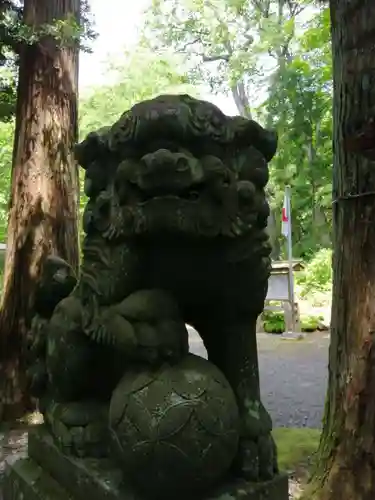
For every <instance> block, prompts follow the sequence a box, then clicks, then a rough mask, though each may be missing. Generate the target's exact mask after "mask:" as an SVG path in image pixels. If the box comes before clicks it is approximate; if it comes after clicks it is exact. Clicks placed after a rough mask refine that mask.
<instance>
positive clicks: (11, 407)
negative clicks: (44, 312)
mask: <svg viewBox="0 0 375 500" xmlns="http://www.w3.org/2000/svg"><path fill="white" fill-rule="evenodd" d="M79 12H80V0H25V2H24V22H25V23H26V24H28V25H30V26H32V27H35V28H37V27H40V26H41V25H44V24H51V23H52V22H53V20H57V19H65V18H66V17H67V15H69V14H70V15H74V16H75V18H76V19H77V20H79ZM77 86H78V49H77V47H73V46H72V47H70V48H68V47H65V48H61V47H59V46H58V43H56V41H54V40H53V39H52V38H50V37H45V38H43V39H41V40H40V41H39V42H38V43H36V44H34V45H26V46H24V47H23V48H22V52H21V54H20V70H19V85H18V102H17V111H16V131H15V141H14V150H13V165H12V186H11V196H10V204H9V208H10V213H9V220H8V235H7V252H6V261H5V275H4V291H3V297H2V308H1V312H0V419H8V418H14V417H17V416H19V415H21V414H22V413H23V412H24V411H27V410H29V409H32V402H31V401H30V398H29V395H28V393H27V380H26V376H25V367H26V345H27V343H26V339H27V333H28V329H29V324H30V312H31V310H32V305H33V292H34V287H35V283H36V281H37V279H38V273H39V270H40V265H41V262H42V260H43V257H44V256H45V255H46V254H47V253H54V254H56V255H59V256H61V257H62V258H64V259H66V260H68V261H69V262H70V263H71V264H72V265H73V267H74V268H78V262H79V247H78V226H77V206H78V172H77V166H76V164H75V161H74V159H73V155H72V146H73V144H74V143H75V142H76V139H77Z"/></svg>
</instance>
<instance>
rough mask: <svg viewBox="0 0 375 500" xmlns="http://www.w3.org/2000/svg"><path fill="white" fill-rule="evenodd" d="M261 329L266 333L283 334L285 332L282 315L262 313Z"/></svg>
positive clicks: (275, 312) (277, 312)
mask: <svg viewBox="0 0 375 500" xmlns="http://www.w3.org/2000/svg"><path fill="white" fill-rule="evenodd" d="M262 319H263V329H264V331H265V332H266V333H283V332H284V331H285V321H284V313H283V312H281V311H280V312H279V311H264V313H263V315H262Z"/></svg>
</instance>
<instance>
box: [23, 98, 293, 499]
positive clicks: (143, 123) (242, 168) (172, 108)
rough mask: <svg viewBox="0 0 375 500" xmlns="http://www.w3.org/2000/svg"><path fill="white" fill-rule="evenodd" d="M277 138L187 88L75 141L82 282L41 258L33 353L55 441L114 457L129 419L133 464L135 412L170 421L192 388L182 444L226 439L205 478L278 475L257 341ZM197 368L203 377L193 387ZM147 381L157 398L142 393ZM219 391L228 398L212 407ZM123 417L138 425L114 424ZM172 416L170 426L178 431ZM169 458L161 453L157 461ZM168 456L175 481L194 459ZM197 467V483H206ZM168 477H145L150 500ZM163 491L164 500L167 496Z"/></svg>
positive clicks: (36, 384) (34, 375)
mask: <svg viewBox="0 0 375 500" xmlns="http://www.w3.org/2000/svg"><path fill="white" fill-rule="evenodd" d="M276 146H277V138H276V136H275V134H274V133H272V132H268V131H266V130H264V129H263V128H262V127H261V126H260V125H258V124H257V123H255V122H254V121H251V120H247V119H245V118H241V117H227V116H225V115H224V114H223V113H222V112H221V111H220V110H219V109H218V108H217V107H215V106H214V105H212V104H210V103H208V102H205V101H200V100H196V99H193V98H191V97H189V96H187V95H181V96H171V95H163V96H159V97H157V98H155V99H152V100H149V101H144V102H141V103H139V104H136V105H135V106H133V108H131V109H130V110H129V111H127V112H125V113H124V114H123V115H122V116H121V117H120V119H119V120H118V121H117V122H116V123H115V124H114V125H113V126H112V127H107V128H103V129H101V130H99V131H97V132H93V133H90V134H89V135H88V136H87V138H86V139H85V140H84V141H83V142H82V143H81V144H79V145H78V146H77V149H76V156H77V160H78V162H79V163H80V165H81V166H82V168H83V169H84V170H85V193H86V195H87V196H88V203H87V206H86V208H85V212H84V217H83V225H84V231H85V234H86V236H85V239H84V243H83V249H82V251H83V259H82V265H81V270H80V276H79V277H78V278H77V279H75V278H74V277H73V275H72V272H71V270H70V269H69V266H67V264H66V263H64V262H62V261H59V260H56V259H53V258H51V259H47V261H46V265H45V272H44V278H43V279H42V282H41V285H40V290H39V296H41V297H42V298H43V294H44V296H47V295H48V300H49V304H50V305H49V307H48V308H47V311H46V308H44V306H43V304H44V301H43V300H42V299H41V300H39V301H38V303H37V305H36V313H37V314H36V317H35V320H34V325H35V327H34V328H35V341H34V345H33V346H32V349H31V352H32V355H33V357H34V358H33V359H34V363H33V366H32V368H31V380H32V388H33V390H34V393H35V395H36V396H37V397H38V398H40V405H41V409H42V411H43V413H44V415H45V422H46V425H47V426H48V429H49V432H51V434H52V435H53V436H54V439H55V441H56V443H57V445H58V446H59V448H60V449H62V450H63V451H65V452H69V453H73V454H75V455H78V456H84V455H96V456H105V455H106V454H108V448H110V446H109V445H108V443H109V442H110V441H111V440H110V438H109V437H108V436H109V434H111V432H110V431H111V426H112V431H113V432H114V433H115V434H116V432H117V431H116V429H114V428H115V426H116V425H117V426H119V427H118V428H120V427H121V426H122V427H121V432H120V431H118V432H119V433H120V434H121V433H122V434H121V435H122V436H123V438H119V437H118V435H117V438H116V440H117V442H119V441H121V439H124V442H126V443H127V445H126V446H123V447H122V448H121V446H120V448H121V449H122V454H123V455H124V454H125V455H126V456H127V460H128V462H127V467H129V468H130V469H131V465H132V463H137V467H138V469H139V467H141V466H142V463H143V462H142V460H143V458H144V454H143V455H142V456H141V455H139V456H138V455H137V456H138V458H137V459H135V458H134V457H135V455H134V454H135V451H134V450H135V449H136V448H137V446H138V444H139V442H140V441H142V439H143V438H142V437H141V436H140V434H139V433H140V432H141V431H140V428H141V426H140V424H139V426H138V427H137V424H136V423H134V419H135V420H137V419H140V420H142V418H143V417H142V418H141V416H140V415H141V414H140V413H139V414H138V413H137V411H136V410H135V409H134V408H133V406H134V405H135V406H136V403H137V404H138V405H141V403H142V405H145V407H146V410H145V412H144V413H143V416H144V415H146V414H151V413H152V412H154V413H155V411H156V410H155V408H159V409H160V408H161V407H163V408H164V407H165V408H164V410H165V411H164V410H163V411H164V413H165V414H166V413H167V410H168V411H169V409H170V405H172V406H173V404H172V403H171V401H172V399H173V398H177V399H178V398H181V397H183V398H185V399H184V401H185V403H184V405H182V406H183V407H184V408H190V410H184V411H192V412H193V413H194V415H195V416H196V419H197V421H198V420H199V422H201V423H202V422H203V421H204V422H206V424H205V425H203V424H202V425H201V426H200V427H199V426H198V424H197V425H195V424H194V425H195V427H194V426H193V427H194V429H195V430H186V431H184V432H186V433H187V435H188V438H189V439H186V435H185V437H184V438H181V439H180V438H179V440H178V439H177V438H176V439H177V441H175V442H174V445H173V446H174V447H175V448H176V449H177V448H178V449H179V450H180V451H181V450H182V452H181V453H182V454H184V456H188V457H189V456H192V457H193V459H194V463H195V464H196V463H198V462H199V461H200V460H201V459H202V454H201V452H202V447H203V445H199V446H198V448H197V449H195V451H194V450H193V448H192V447H193V444H192V442H193V441H194V440H195V442H197V443H198V444H199V443H200V442H202V443H203V442H205V443H206V445H207V443H209V444H210V443H211V444H212V443H213V442H214V441H213V437H212V439H211V438H210V439H211V441H210V440H209V441H207V434H206V435H205V437H204V438H202V441H199V439H200V438H199V439H198V437H197V436H198V435H199V432H203V431H198V430H197V429H198V428H199V429H202V428H203V427H205V429H206V430H207V429H208V430H207V432H208V434H209V435H212V436H213V435H214V434H215V432H216V431H215V432H213V430H212V429H213V427H215V426H216V427H215V429H216V428H217V429H219V428H220V429H221V431H220V432H221V433H222V436H224V434H225V436H226V437H225V436H224V437H220V439H219V438H217V439H218V440H219V441H218V443H219V444H218V445H217V447H216V448H215V449H216V450H221V449H224V448H223V446H224V447H225V446H226V448H225V449H226V450H227V451H226V452H225V453H222V458H221V459H219V458H218V457H219V456H221V455H220V452H219V451H217V452H215V453H216V455H217V457H216V463H215V465H212V464H213V463H214V461H212V464H211V465H209V464H208V463H211V462H207V463H206V464H205V467H206V469H207V471H208V469H210V467H211V469H212V470H214V471H216V472H213V473H212V477H211V483H212V484H213V483H215V481H216V482H217V483H218V482H220V481H219V479H220V477H218V476H219V469H220V474H221V475H225V477H227V475H228V473H229V472H228V470H229V471H230V475H231V477H233V478H243V479H245V480H249V481H256V482H261V481H265V480H270V479H272V478H273V477H274V476H275V475H277V473H278V470H277V460H276V451H275V446H274V442H273V439H272V437H271V427H272V425H271V419H270V417H269V415H268V413H267V412H266V410H265V409H264V407H263V405H262V403H261V401H260V393H259V380H258V361H257V347H256V336H255V325H256V319H257V316H258V315H259V314H260V313H261V311H262V310H263V306H264V299H265V296H266V291H267V281H268V277H269V273H270V245H269V241H268V237H267V234H266V231H265V228H266V224H267V218H268V215H269V207H268V204H267V201H266V198H265V191H264V188H265V186H266V183H267V181H268V166H267V163H268V161H269V160H271V158H272V157H273V156H274V154H275V151H276ZM53 283H55V288H54V287H53V286H52V285H51V284H53ZM51 287H52V288H51ZM51 289H54V290H55V292H56V293H55V294H54V293H51V291H50V290H51ZM59 290H60V292H59ZM61 290H63V292H61ZM61 295H63V297H62V296H61ZM54 298H55V302H54V303H53V301H54ZM46 300H47V299H46ZM51 303H52V306H53V307H54V310H53V307H52V308H51ZM55 306H56V307H55ZM52 310H53V313H52ZM186 323H188V324H190V325H192V326H194V328H195V329H196V330H197V331H198V332H199V334H200V336H201V337H202V339H203V342H204V345H205V347H206V349H207V354H208V360H209V362H210V363H208V362H205V361H202V362H201V361H199V362H197V360H194V359H193V358H192V357H191V355H188V351H189V346H188V336H187V331H186V327H185V324H186ZM189 356H190V357H189ZM187 359H188V361H186V360H187ZM180 363H183V367H182V368H181V366H182V365H180ZM202 363H203V364H204V363H206V365H205V366H210V368H207V369H206V368H204V367H203V365H202ZM194 366H197V368H196V373H198V372H199V373H200V374H201V378H200V379H199V380H201V382H200V384H201V385H199V384H198V385H195V386H194V387H195V389H194V390H193V389H192V384H193V385H194V384H195V382H194V380H195V379H194V376H192V375H191V374H192V373H194V370H195V369H194ZM161 367H164V368H161ZM165 367H167V368H165ZM178 367H180V368H178ZM161 369H162V372H163V373H162V374H161V375H160V376H159V375H156V374H159V373H161V372H160V370H161ZM158 370H159V371H158ZM163 370H164V371H163ZM165 370H167V371H165ZM205 370H206V371H205ZM215 370H216V371H215ZM217 370H218V371H217ZM219 373H220V374H219ZM129 374H130V375H129ZM145 374H146V375H147V376H146V375H145ZM181 374H185V375H183V376H184V377H185V378H184V380H182V378H183V377H182V375H181ZM186 374H189V375H186ZM122 377H125V378H124V381H123V382H120V380H121V378H122ZM129 377H130V378H129ZM134 377H135V378H134ZM139 377H140V378H139ZM142 377H143V378H142ZM145 377H146V378H145ZM181 377H182V378H181ZM202 377H203V378H202ZM198 378H199V377H198ZM130 379H132V380H133V379H134V380H137V382H134V380H133V382H134V383H133V382H131V381H130ZM146 379H147V380H148V382H147V383H146V382H144V380H146ZM172 379H173V383H172V382H171V380H172ZM140 380H142V381H143V382H142V383H141V382H139V381H140ZM151 380H154V381H155V380H156V382H155V383H153V384H152V387H153V388H154V389H152V391H153V392H152V391H151V389H147V391H148V392H147V391H146V392H144V387H149V385H148V384H151ZM214 380H215V381H216V382H215V384H216V385H215V384H212V383H211V382H212V381H214ZM119 384H120V385H119ZM121 384H122V385H121ZM142 384H143V385H142ZM168 384H170V387H169V385H168ZM214 385H215V388H214ZM198 386H199V387H200V389H199V390H198ZM203 386H204V387H205V388H206V389H204V390H203V389H202V387H203ZM116 387H117V389H116V391H117V392H116V391H115V393H114V390H115V388H116ZM150 387H151V386H150ZM166 387H168V390H167V389H165V388H166ZM209 387H211V388H209ZM119 388H120V389H119ZM201 389H202V390H201ZM142 391H143V392H142ZM158 391H159V392H158ZM163 391H164V392H165V394H164V392H163ZM194 391H195V392H194ZM210 391H211V392H210ZM215 391H216V392H215ZM151 392H152V394H154V396H155V394H160V393H162V392H163V394H164V396H163V397H161V396H160V398H161V400H162V402H161V400H160V401H159V402H156V403H155V401H154V402H153V403H152V402H150V400H149V399H147V398H149V394H151ZM113 394H115V395H113ZM172 394H173V395H174V396H173V398H172V396H171V395H172ZM187 394H188V395H189V397H188V396H187ZM231 394H232V395H233V402H232V400H231ZM111 398H112V399H111ZM168 398H169V399H168ZM171 398H172V399H171ZM202 398H203V399H202ZM122 399H123V400H122ZM156 399H157V398H156ZM125 400H126V402H124V401H125ZM167 400H168V401H169V403H168V405H169V406H168V405H167V403H166V401H167ZM214 400H215V401H216V402H218V401H219V402H221V403H220V404H219V406H217V407H216V410H214V403H213V402H212V401H214ZM132 405H133V406H132ZM147 405H148V406H147ZM152 405H154V406H153V407H152V408H151V406H152ZM163 405H164V406H163ZM199 405H201V406H199ZM167 406H168V408H167ZM191 408H194V411H193V410H192V409H191ZM199 408H200V410H199ZM220 408H225V412H224V411H221V410H220ZM198 410H199V411H198ZM129 411H130V412H131V413H132V415H133V417H132V419H133V420H132V419H131V418H130V417H126V418H127V420H126V422H127V424H125V423H124V422H122V423H121V422H120V420H121V418H123V419H125V416H124V415H128V413H127V412H129ZM168 414H169V413H168ZM134 415H136V416H134ZM184 415H185V414H184ZM189 415H190V417H189V418H190V421H191V414H190V413H189ZM199 415H200V416H199ZM159 417H160V412H159V416H158V418H159ZM214 417H215V418H216V423H213V420H212V419H213V418H214ZM144 418H146V417H144ZM176 418H177V417H175V420H173V419H172V417H171V420H170V422H169V424H168V425H169V427H168V429H171V428H172V427H173V425H175V426H177V427H178V425H177V424H176V422H177V420H178V419H177V420H176ZM181 418H182V417H181ZM184 418H185V417H184ZM210 419H211V420H210ZM142 421H144V419H143V420H142ZM172 421H173V422H174V423H171V422H172ZM208 421H210V422H211V423H210V424H208V423H207V422H208ZM150 422H151V420H150ZM150 422H149V423H148V424H147V425H148V426H149V427H148V428H150V429H151V431H152V433H153V435H155V432H156V431H155V425H154V424H151V423H150ZM145 425H146V424H145ZM153 425H154V427H152V426H153ZM163 425H164V424H163ZM189 425H190V424H189ZM191 425H192V424H191ZM132 426H133V427H132ZM158 426H159V427H160V426H161V427H162V424H158ZM171 426H172V427H171ZM202 426H203V427H202ZM210 426H211V427H210ZM212 426H213V427H212ZM159 427H158V428H159ZM131 429H133V430H131ZM134 429H137V430H134ZM189 429H190V427H189ZM151 431H150V432H151ZM211 431H212V432H211ZM224 431H225V432H224ZM113 432H112V433H113ZM145 432H146V431H145ZM205 432H206V431H205ZM210 432H211V434H210ZM220 432H219V431H217V432H216V434H215V435H216V436H219V434H220ZM137 433H138V434H137ZM189 433H190V434H189ZM197 433H198V434H197ZM172 434H173V433H172V432H170V434H169V435H172ZM173 435H174V434H173ZM220 435H221V434H220ZM124 436H125V437H124ZM228 436H231V438H230V439H229V437H228ZM163 439H164V438H163ZM165 439H166V438H165ZM165 439H164V441H163V442H165ZM161 440H162V439H161V438H160V439H159V438H158V443H160V442H161ZM188 441H189V443H190V444H187V443H188ZM130 442H132V443H133V444H132V446H130V444H129V443H130ZM145 442H146V441H145V439H143V441H142V443H145ZM134 443H135V444H134ZM184 443H185V444H184ZM223 443H224V444H223ZM231 443H232V444H231ZM233 443H234V444H233ZM211 444H210V446H211ZM136 445H137V446H136ZM206 445H205V446H206ZM184 446H185V447H187V448H184ZM207 446H208V445H207ZM215 446H216V445H215ZM220 446H221V448H220ZM189 447H190V448H189ZM212 447H213V448H212V449H214V446H213V445H212ZM138 448H139V446H138ZM153 449H154V448H153ZM168 449H170V450H171V449H172V448H171V447H169V448H168ZM205 449H206V448H205ZM124 450H125V451H124ZM197 450H200V451H197ZM109 453H110V452H109ZM145 453H146V452H145ZM168 453H169V452H168ZM168 453H167V452H165V453H164V455H162V456H158V457H159V458H158V460H159V462H156V463H157V464H159V465H157V468H158V470H159V469H160V470H161V469H162V467H163V465H162V464H163V463H164V462H163V460H164V458H165V457H166V456H167V454H168ZM170 453H172V452H170ZM194 453H195V454H196V455H194ZM120 454H121V453H120ZM171 456H172V455H171ZM173 456H174V455H173ZM207 456H208V455H207ZM224 456H225V457H226V458H223V457H224ZM132 457H133V458H132ZM142 457H143V458H142ZM132 460H133V462H132ZM207 460H209V459H208V458H207ZM210 460H211V459H210ZM220 460H221V462H220ZM172 461H174V463H175V464H176V471H177V470H180V472H181V476H180V480H181V478H183V477H185V476H184V474H185V470H187V466H185V465H184V466H181V468H180V469H178V465H177V462H178V460H177V459H176V460H175V459H173V460H172ZM218 462H220V463H221V465H220V466H219V465H218ZM227 462H228V463H227ZM165 463H166V462H165ZM202 463H203V462H202ZM207 464H208V465H207ZM203 465H204V464H203ZM184 467H185V468H184ZM220 467H221V468H220ZM130 469H129V470H130ZM206 469H205V470H206ZM216 469H217V470H216ZM224 469H225V470H224ZM160 470H159V472H160ZM194 470H195V472H194V474H193V475H192V476H191V477H192V478H193V476H194V477H195V478H196V477H198V476H199V472H197V470H196V469H194ZM148 474H151V472H150V471H149V472H148ZM207 474H208V472H207ZM215 474H216V475H215ZM151 475H152V474H151ZM161 475H162V474H161V473H160V474H159V475H158V474H156V475H155V477H154V480H153V481H154V482H153V483H152V484H153V485H154V487H155V488H156V489H154V490H153V491H154V493H153V496H154V498H157V487H159V486H160V484H161V483H162V482H163V481H162V480H161V479H160V477H161ZM185 475H186V477H188V474H187V473H186V474H185ZM208 475H209V474H208ZM177 476H178V472H176V477H177ZM150 477H151V476H150ZM150 481H151V480H150ZM158 481H159V483H160V484H159V483H158ZM202 481H203V479H202ZM202 481H201V482H200V483H199V481H198V483H199V484H198V483H197V491H198V492H199V491H200V490H199V488H200V487H202V491H203V489H204V481H203V482H202ZM143 482H145V481H143ZM146 482H147V481H146ZM151 482H152V481H151ZM171 482H173V480H172V479H171V478H169V479H168V481H167V483H168V484H169V483H171ZM164 483H165V481H164ZM164 483H163V484H164ZM191 483H192V484H193V483H194V480H193V479H192V480H191ZM155 485H156V486H155ZM157 485H159V486H157ZM202 485H203V486H202ZM207 485H208V483H207ZM160 488H161V486H160ZM163 488H164V490H163V494H161V493H160V494H161V497H163V498H166V497H167V496H168V495H166V494H165V492H166V491H170V492H171V491H174V490H173V488H170V489H169V490H168V487H166V485H165V484H164V486H163ZM160 491H162V490H160ZM173 494H175V492H174V493H173ZM165 495H166V496H165ZM193 497H194V498H199V496H193ZM246 498H247V497H246ZM249 498H250V497H249ZM262 498H263V497H262ZM267 498H268V497H267ZM275 498H276V497H275ZM277 498H278V499H281V498H282V495H279V496H278V497H277ZM283 498H284V497H283ZM286 498H287V497H286Z"/></svg>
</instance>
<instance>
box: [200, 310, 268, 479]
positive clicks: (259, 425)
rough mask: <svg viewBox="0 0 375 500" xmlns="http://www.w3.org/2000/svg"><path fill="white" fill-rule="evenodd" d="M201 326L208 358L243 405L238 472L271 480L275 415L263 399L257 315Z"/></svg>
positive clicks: (241, 408)
mask: <svg viewBox="0 0 375 500" xmlns="http://www.w3.org/2000/svg"><path fill="white" fill-rule="evenodd" d="M197 326H198V325H197ZM198 328H199V333H200V334H201V336H202V338H203V341H204V344H205V347H206V349H207V353H208V359H209V360H210V361H211V362H212V363H214V364H215V365H216V366H217V367H218V368H220V369H221V371H222V372H223V373H224V375H225V376H226V378H227V380H228V381H229V383H230V384H231V386H232V388H233V390H234V392H235V395H236V398H237V403H238V406H239V412H240V420H241V428H240V444H239V449H238V454H237V458H236V460H235V462H234V464H233V470H234V473H235V475H236V476H240V477H244V478H246V479H248V480H251V481H261V480H267V479H271V478H272V477H273V476H274V475H275V474H276V473H277V472H278V470H277V456H276V447H275V444H274V441H273V438H272V435H271V430H272V421H271V417H270V415H269V414H268V412H267V410H266V409H265V408H264V406H263V404H262V402H261V398H260V388H259V369H258V353H257V342H256V317H254V318H247V319H246V320H242V321H228V320H227V321H214V322H213V323H211V322H210V323H209V324H207V325H202V326H201V327H198Z"/></svg>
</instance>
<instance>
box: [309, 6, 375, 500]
mask: <svg viewBox="0 0 375 500" xmlns="http://www.w3.org/2000/svg"><path fill="white" fill-rule="evenodd" d="M330 9H331V22H332V44H333V72H334V127H333V128H334V141H333V145H334V179H333V198H334V204H333V223H334V283H333V305H332V331H331V346H330V354H329V387H328V392H327V402H326V411H325V417H324V425H323V433H322V437H321V442H320V447H319V452H318V459H317V468H316V471H315V475H314V476H313V479H312V483H311V488H310V490H309V491H308V492H307V493H306V498H308V499H309V500H311V499H314V500H315V499H319V500H337V499H340V500H372V499H374V498H375V458H374V457H375V307H374V305H375V189H374V186H375V168H374V160H375V133H374V132H375V128H374V118H375V73H374V68H375V51H374V45H375V2H374V0H360V1H359V0H357V1H344V0H331V1H330Z"/></svg>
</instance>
